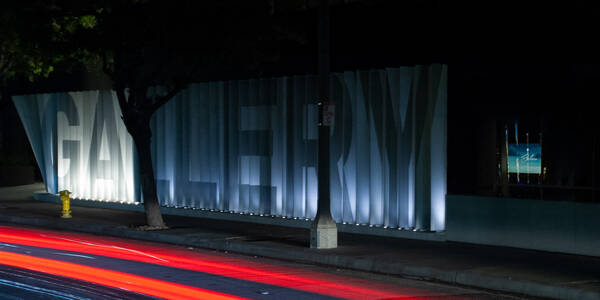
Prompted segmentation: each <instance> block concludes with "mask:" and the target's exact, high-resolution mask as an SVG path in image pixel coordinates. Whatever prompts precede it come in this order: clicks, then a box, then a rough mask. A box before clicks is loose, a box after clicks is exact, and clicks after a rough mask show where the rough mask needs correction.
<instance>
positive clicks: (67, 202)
mask: <svg viewBox="0 0 600 300" xmlns="http://www.w3.org/2000/svg"><path fill="white" fill-rule="evenodd" d="M59 194H60V201H62V215H61V216H60V217H61V218H70V217H71V199H70V198H69V195H71V192H69V191H67V190H64V191H60V192H59Z"/></svg>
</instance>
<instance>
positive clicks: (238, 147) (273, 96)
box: [13, 65, 447, 230]
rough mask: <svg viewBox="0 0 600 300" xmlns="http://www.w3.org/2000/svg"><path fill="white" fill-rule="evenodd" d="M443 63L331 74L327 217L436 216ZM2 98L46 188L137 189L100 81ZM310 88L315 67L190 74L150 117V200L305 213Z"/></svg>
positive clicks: (310, 211)
mask: <svg viewBox="0 0 600 300" xmlns="http://www.w3.org/2000/svg"><path fill="white" fill-rule="evenodd" d="M446 74H447V69H446V66H443V65H432V66H416V67H402V68H390V69H385V70H371V71H352V72H344V73H335V74H332V75H331V77H330V87H331V94H330V97H331V99H332V102H334V103H335V104H336V107H335V121H334V122H332V123H331V124H330V126H331V146H330V158H331V165H330V179H331V180H330V184H331V210H332V214H333V217H334V218H335V220H336V221H338V222H345V223H349V224H362V225H376V226H377V225H381V226H387V227H393V228H399V227H400V228H425V229H432V230H443V229H444V226H445V225H444V224H445V196H446V114H447V113H446V112H447V109H446V81H447V80H446ZM13 100H14V102H15V105H16V107H17V109H18V112H19V115H20V116H21V119H22V121H23V124H24V125H25V128H26V130H27V134H28V136H29V139H30V141H31V144H32V147H33V149H34V153H35V155H36V158H37V160H38V163H39V165H40V169H41V171H42V174H43V176H44V181H45V183H46V186H47V187H48V190H49V191H50V192H53V193H57V192H58V191H59V190H63V189H68V190H70V191H72V192H73V193H74V195H75V196H76V197H78V198H82V199H92V200H104V201H121V202H128V203H131V202H135V201H136V200H137V198H136V195H137V194H136V190H137V188H136V185H137V184H136V182H135V178H134V176H135V174H136V171H135V168H136V166H135V163H134V162H135V156H134V151H133V148H134V147H133V144H132V141H131V137H130V136H129V134H128V133H127V130H126V129H125V127H124V125H123V122H122V121H121V119H120V115H121V112H120V110H119V105H118V102H117V99H116V97H115V94H114V93H113V92H110V91H87V92H72V93H61V94H43V95H27V96H15V97H13ZM317 102H318V85H317V77H316V76H293V77H280V78H267V79H251V80H237V81H226V82H204V83H198V84H192V85H190V87H189V88H187V89H186V90H184V91H182V92H181V93H180V94H179V95H177V96H176V97H175V98H174V99H172V100H171V101H169V102H168V103H167V104H166V105H165V106H163V107H162V108H161V109H159V110H158V111H157V112H156V113H155V115H154V116H153V118H152V123H151V127H152V132H153V136H152V155H153V163H154V170H155V176H156V183H157V194H158V197H159V201H160V203H161V205H163V206H169V207H184V208H203V209H214V210H220V211H230V212H237V213H248V214H258V215H272V216H281V217H292V218H303V219H310V218H314V216H315V214H316V210H317V163H318V159H317V149H318V147H317V145H318V129H317V123H318V118H317V104H318V103H317ZM331 112H333V110H331Z"/></svg>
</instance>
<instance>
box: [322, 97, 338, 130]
mask: <svg viewBox="0 0 600 300" xmlns="http://www.w3.org/2000/svg"><path fill="white" fill-rule="evenodd" d="M334 117H335V105H334V104H332V103H329V102H325V104H324V105H323V126H333V122H334Z"/></svg>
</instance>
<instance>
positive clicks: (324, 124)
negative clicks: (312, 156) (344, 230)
mask: <svg viewBox="0 0 600 300" xmlns="http://www.w3.org/2000/svg"><path fill="white" fill-rule="evenodd" d="M318 31H319V33H318V36H319V46H318V48H319V103H318V104H319V124H318V125H319V143H318V163H317V165H318V169H317V176H318V186H319V187H318V193H317V201H318V206H317V216H316V217H315V220H314V221H313V224H312V226H311V229H310V247H311V248H318V249H330V248H336V247H337V226H336V224H335V221H334V220H333V218H332V217H331V200H330V193H331V191H330V187H329V180H330V172H329V135H330V126H331V122H328V121H326V117H327V116H325V113H326V112H329V111H330V110H328V109H327V108H328V107H330V105H332V102H330V100H329V99H328V98H329V50H330V49H329V41H330V40H329V0H321V4H320V6H319V27H318Z"/></svg>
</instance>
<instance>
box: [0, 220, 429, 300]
mask: <svg viewBox="0 0 600 300" xmlns="http://www.w3.org/2000/svg"><path fill="white" fill-rule="evenodd" d="M0 241H2V242H4V243H14V244H21V245H27V246H34V247H42V248H52V249H59V250H65V251H72V252H79V253H87V254H94V255H100V256H106V257H111V258H118V259H125V260H131V261H138V262H144V263H151V264H156V265H163V266H168V267H172V268H179V269H186V270H192V271H197V272H203V273H208V274H214V275H220V276H225V277H229V278H235V279H241V280H246V281H252V282H257V283H263V284H270V285H276V286H280V287H285V288H291V289H296V290H301V291H306V292H311V293H317V294H321V295H327V296H333V297H338V298H345V299H357V300H358V299H382V298H385V299H393V298H404V299H406V297H407V294H408V292H409V290H408V289H401V288H398V287H395V286H391V285H386V284H380V283H373V282H369V281H364V280H359V279H353V278H348V277H342V276H336V275H331V274H325V273H318V272H313V271H306V270H299V269H294V268H288V267H282V266H274V265H267V264H260V263H256V262H248V261H245V260H241V259H233V258H229V257H227V258H225V257H223V256H217V255H214V256H213V255H203V254H200V253H197V252H191V251H181V250H175V249H165V248H161V247H156V246H150V245H139V244H133V243H126V242H124V241H122V240H117V239H110V238H102V237H95V236H94V237H91V236H89V235H85V236H84V235H81V234H73V233H63V232H60V233H58V232H51V231H41V230H30V229H21V228H11V227H3V226H0ZM0 263H2V262H0ZM15 266H17V265H15ZM57 275H63V274H60V273H59V274H57ZM413 291H414V290H413ZM412 299H417V298H412Z"/></svg>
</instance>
